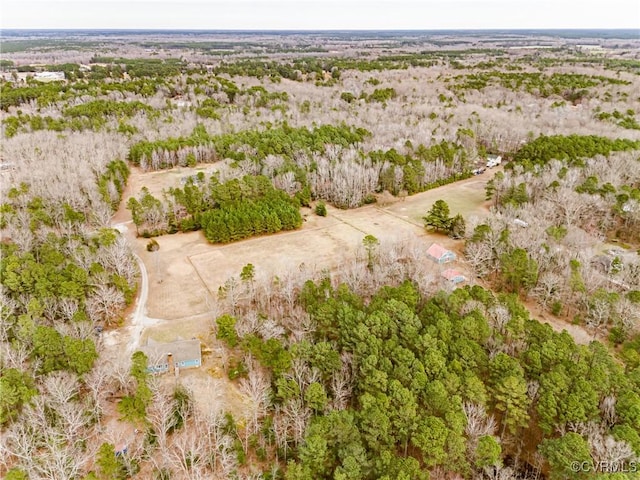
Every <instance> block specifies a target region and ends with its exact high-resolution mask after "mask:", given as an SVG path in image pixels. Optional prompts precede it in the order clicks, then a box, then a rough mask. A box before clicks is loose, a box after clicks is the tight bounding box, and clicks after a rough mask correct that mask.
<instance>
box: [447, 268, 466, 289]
mask: <svg viewBox="0 0 640 480" xmlns="http://www.w3.org/2000/svg"><path fill="white" fill-rule="evenodd" d="M442 278H444V279H445V280H447V281H449V282H451V283H453V284H454V285H457V284H458V283H462V282H464V281H465V280H466V278H465V277H464V275H462V273H460V272H459V271H457V270H454V269H453V268H449V269H447V270H445V271H444V272H442Z"/></svg>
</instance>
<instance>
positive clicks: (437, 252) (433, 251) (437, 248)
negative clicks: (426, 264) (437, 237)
mask: <svg viewBox="0 0 640 480" xmlns="http://www.w3.org/2000/svg"><path fill="white" fill-rule="evenodd" d="M427 253H428V254H429V255H430V256H432V257H434V258H442V257H443V256H444V255H445V254H447V253H452V252H450V251H449V250H447V249H446V248H444V247H443V246H442V245H439V244H437V243H434V244H433V245H431V246H430V247H429V248H428V249H427Z"/></svg>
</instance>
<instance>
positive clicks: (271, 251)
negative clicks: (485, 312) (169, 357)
mask: <svg viewBox="0 0 640 480" xmlns="http://www.w3.org/2000/svg"><path fill="white" fill-rule="evenodd" d="M198 170H200V169H186V168H183V169H179V170H178V169H176V170H171V171H163V172H153V173H141V172H140V171H134V172H133V174H132V179H131V181H130V185H131V189H130V192H137V191H139V189H140V188H141V187H142V186H147V187H148V188H149V190H150V191H151V192H152V193H153V194H156V195H158V194H160V193H161V191H162V189H163V188H167V187H169V186H172V185H175V184H177V183H179V179H180V178H181V177H183V176H186V175H189V174H192V173H193V172H194V171H198ZM489 178H490V175H487V174H485V175H484V176H482V177H473V178H470V179H468V180H464V181H461V182H456V183H454V184H450V185H446V186H443V187H440V188H437V189H434V190H430V191H427V192H423V193H420V194H417V195H414V196H411V197H408V198H406V199H405V200H403V201H397V202H395V203H393V204H391V205H388V206H385V207H378V206H376V205H369V206H365V207H361V208H358V209H354V210H338V209H335V208H332V207H328V215H327V217H318V216H316V215H315V214H313V213H312V212H311V210H310V209H304V211H303V215H304V217H305V222H304V224H303V226H302V228H301V229H299V230H296V231H293V232H282V233H279V234H276V235H270V236H263V237H258V238H251V239H248V240H244V241H240V242H236V243H232V244H228V245H211V244H209V243H208V242H207V241H206V240H205V238H204V236H203V235H202V233H201V232H192V233H186V234H175V235H164V236H161V237H157V239H156V240H157V241H158V243H159V244H160V250H159V251H158V252H155V253H149V252H147V251H146V249H145V246H146V244H147V241H148V240H146V239H144V238H133V234H132V235H131V240H132V243H133V245H134V247H135V250H136V252H137V253H138V254H139V255H140V257H141V258H142V260H143V261H144V263H145V265H146V267H147V271H148V273H149V285H150V288H149V300H148V304H147V313H148V316H149V317H151V318H160V319H164V320H178V319H184V318H188V317H193V316H199V315H203V314H206V313H207V312H209V311H210V310H211V306H212V303H213V302H215V301H216V299H217V291H218V288H219V287H220V286H221V285H224V283H225V282H226V281H227V280H228V279H229V278H230V277H232V276H238V275H239V273H240V271H241V270H242V267H243V266H244V265H246V264H248V263H251V264H253V265H254V266H255V268H256V272H257V273H259V274H263V275H267V276H273V275H278V272H282V271H284V270H288V269H290V268H298V267H300V266H302V265H304V266H305V267H306V268H307V269H311V270H320V269H323V268H330V269H331V268H334V267H336V266H337V264H338V263H339V262H340V261H342V259H343V258H344V257H345V255H347V254H349V252H355V251H356V250H357V249H358V248H360V246H361V245H362V239H363V238H364V236H365V235H373V236H375V237H377V238H378V239H380V240H381V241H384V240H394V239H402V238H407V237H417V238H419V239H421V240H422V241H424V244H425V248H427V247H428V246H429V245H430V244H431V243H432V242H434V241H437V242H440V243H443V244H445V245H446V246H447V247H448V248H452V249H455V250H459V249H460V247H461V243H460V242H456V241H453V240H451V239H448V238H446V237H444V236H442V235H432V234H429V233H427V232H425V230H424V228H423V227H422V220H421V217H422V216H424V215H425V213H426V212H427V211H428V209H429V208H430V207H431V205H432V204H433V203H434V202H435V201H436V200H438V199H443V200H445V201H447V203H449V204H450V205H451V211H452V214H455V213H462V214H463V215H471V214H475V215H485V214H486V213H487V203H486V202H485V201H484V186H485V185H486V182H487V180H488V179H489ZM130 194H131V193H130ZM128 214H129V212H127V211H125V212H122V211H121V212H119V215H118V217H119V219H120V220H127V217H128ZM130 230H131V229H130ZM131 233H133V232H131Z"/></svg>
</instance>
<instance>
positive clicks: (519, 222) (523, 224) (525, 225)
mask: <svg viewBox="0 0 640 480" xmlns="http://www.w3.org/2000/svg"><path fill="white" fill-rule="evenodd" d="M513 223H515V224H516V225H518V226H519V227H522V228H527V227H528V226H529V224H528V223H527V222H525V221H524V220H520V219H519V218H516V219H514V220H513Z"/></svg>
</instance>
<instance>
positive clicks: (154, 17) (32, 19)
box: [0, 0, 640, 30]
mask: <svg viewBox="0 0 640 480" xmlns="http://www.w3.org/2000/svg"><path fill="white" fill-rule="evenodd" d="M0 5H1V7H0V9H1V10H0V18H2V20H1V21H0V26H1V27H2V28H158V29H247V30H249V29H251V30H253V29H257V30H266V29H295V30H308V29H376V30H377V29H448V28H452V29H455V28H459V29H464V28H467V29H476V28H477V29H485V28H487V29H490V28H505V29H506V28H638V29H640V0H398V1H392V0H382V1H376V0H372V1H367V0H342V1H336V0H329V1H318V0H297V1H294V0H185V1H179V0H127V1H123V0H0Z"/></svg>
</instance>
